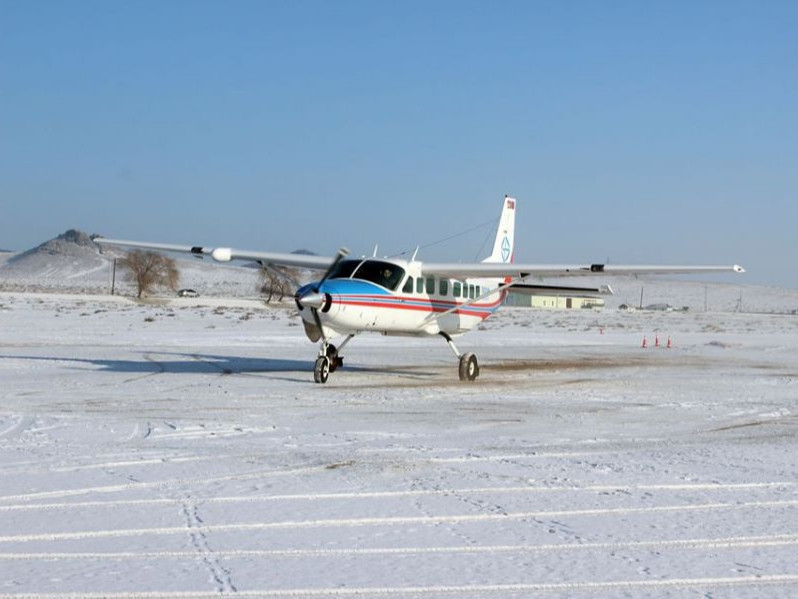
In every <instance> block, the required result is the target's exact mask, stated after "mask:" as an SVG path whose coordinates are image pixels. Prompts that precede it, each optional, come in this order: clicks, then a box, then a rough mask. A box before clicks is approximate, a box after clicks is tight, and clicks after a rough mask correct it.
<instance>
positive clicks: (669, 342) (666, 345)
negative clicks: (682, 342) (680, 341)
mask: <svg viewBox="0 0 798 599" xmlns="http://www.w3.org/2000/svg"><path fill="white" fill-rule="evenodd" d="M665 347H667V348H668V349H670V348H672V347H673V343H671V338H670V336H668V343H666V344H665Z"/></svg>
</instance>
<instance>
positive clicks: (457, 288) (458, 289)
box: [452, 281, 463, 297]
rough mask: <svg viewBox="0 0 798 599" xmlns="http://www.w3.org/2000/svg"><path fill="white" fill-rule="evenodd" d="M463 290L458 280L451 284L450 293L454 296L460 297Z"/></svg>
mask: <svg viewBox="0 0 798 599" xmlns="http://www.w3.org/2000/svg"><path fill="white" fill-rule="evenodd" d="M462 292H463V286H462V285H460V281H455V282H454V285H452V295H454V296H455V297H460V294H461V293H462Z"/></svg>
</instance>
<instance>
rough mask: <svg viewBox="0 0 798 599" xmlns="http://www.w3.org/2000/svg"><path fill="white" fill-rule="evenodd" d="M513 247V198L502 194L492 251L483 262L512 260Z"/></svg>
mask: <svg viewBox="0 0 798 599" xmlns="http://www.w3.org/2000/svg"><path fill="white" fill-rule="evenodd" d="M514 248H515V198H511V197H508V196H504V205H503V207H502V215H501V218H499V228H498V229H497V230H496V241H494V242H493V253H492V254H491V255H490V256H489V257H488V258H485V260H483V262H505V263H506V262H512V261H513V254H514V251H515V250H514Z"/></svg>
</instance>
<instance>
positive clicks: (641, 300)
mask: <svg viewBox="0 0 798 599" xmlns="http://www.w3.org/2000/svg"><path fill="white" fill-rule="evenodd" d="M643 289H644V288H643V287H641V288H640V309H641V310H642V309H643Z"/></svg>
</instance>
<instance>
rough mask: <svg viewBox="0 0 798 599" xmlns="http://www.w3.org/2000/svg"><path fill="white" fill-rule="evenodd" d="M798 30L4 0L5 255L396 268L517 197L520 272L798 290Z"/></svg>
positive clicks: (655, 21)
mask: <svg viewBox="0 0 798 599" xmlns="http://www.w3.org/2000/svg"><path fill="white" fill-rule="evenodd" d="M797 31H798V2H795V1H787V2H775V1H764V2H763V1H751V2H734V1H720V2H705V1H687V2H676V1H643V2H638V1H629V2H622V1H611V0H607V1H602V2H592V1H587V0H585V1H582V2H552V1H547V2H533V1H525V2H487V1H485V2H466V1H461V0H458V1H454V2H442V1H441V2H435V1H419V2H414V1H402V2H374V1H364V2H350V1H340V2H339V1H335V2H329V1H321V2H310V1H292V2H265V1H255V2H245V1H242V0H239V1H235V2H200V1H185V2H168V1H167V2H158V1H155V0H141V1H135V2H134V1H121V0H119V1H110V2H109V1H106V0H99V1H96V2H88V1H80V0H74V1H69V2H63V1H55V2H44V1H38V0H31V1H23V0H18V1H16V0H15V1H9V0H0V247H3V248H10V249H27V248H29V247H32V246H34V245H36V244H38V243H40V242H42V241H44V240H46V239H49V238H51V237H53V236H55V235H56V234H58V233H61V232H63V231H64V230H66V229H68V228H71V227H76V228H80V229H83V230H86V231H88V232H90V233H91V232H99V233H102V234H105V235H107V236H112V237H123V238H133V239H141V240H149V241H162V242H175V243H192V244H193V243H201V244H207V245H233V246H236V247H241V248H246V249H263V250H275V251H290V250H293V249H297V248H308V249H312V250H314V251H317V252H320V253H328V252H333V251H334V250H335V249H336V248H337V247H338V246H339V245H348V246H349V247H350V248H352V249H353V250H354V251H356V252H357V253H370V252H371V249H372V248H373V245H374V244H375V243H379V244H380V248H381V253H392V252H394V251H398V250H402V249H405V248H408V247H410V248H412V246H414V245H415V244H417V243H420V244H423V243H427V242H431V241H434V240H437V239H440V238H442V237H446V236H447V235H449V234H452V233H456V232H458V231H462V230H464V229H467V228H469V227H471V226H473V225H476V224H479V223H481V222H484V221H487V220H490V219H492V218H495V217H497V216H498V211H499V208H500V202H501V198H502V197H503V195H504V194H512V195H515V196H516V197H517V198H518V200H519V212H518V223H517V238H516V239H517V241H516V243H517V249H516V258H517V259H518V260H522V261H535V262H546V263H553V262H586V261H587V262H594V261H604V260H606V259H607V258H609V259H610V260H611V261H612V262H615V263H622V262H625V263H641V262H648V263H666V264H667V263H676V262H682V263H733V262H740V263H742V264H743V265H745V266H746V267H747V268H748V269H749V274H748V275H746V277H745V280H746V282H749V283H762V284H773V285H782V286H790V287H798V268H797V267H796V265H795V258H796V257H798V241H796V239H797V238H798V235H797V234H796V228H797V227H798V109H797V107H798V33H796V32H797ZM485 233H486V231H485V230H482V231H477V232H475V233H474V234H473V235H470V236H464V237H461V238H457V239H456V240H454V241H452V242H450V243H448V244H442V245H439V246H434V247H430V248H428V249H427V250H423V251H422V253H421V258H426V259H436V260H453V259H460V258H462V259H466V260H471V259H473V258H474V257H475V254H476V252H477V250H478V249H479V247H480V245H481V244H482V241H483V239H484V237H485ZM738 280H739V279H738Z"/></svg>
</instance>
